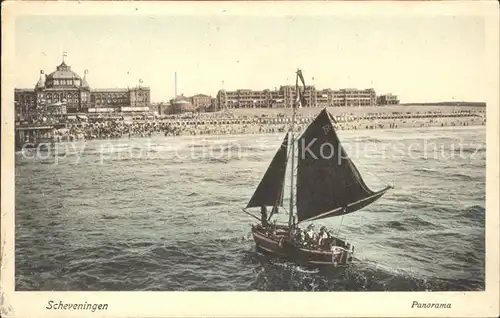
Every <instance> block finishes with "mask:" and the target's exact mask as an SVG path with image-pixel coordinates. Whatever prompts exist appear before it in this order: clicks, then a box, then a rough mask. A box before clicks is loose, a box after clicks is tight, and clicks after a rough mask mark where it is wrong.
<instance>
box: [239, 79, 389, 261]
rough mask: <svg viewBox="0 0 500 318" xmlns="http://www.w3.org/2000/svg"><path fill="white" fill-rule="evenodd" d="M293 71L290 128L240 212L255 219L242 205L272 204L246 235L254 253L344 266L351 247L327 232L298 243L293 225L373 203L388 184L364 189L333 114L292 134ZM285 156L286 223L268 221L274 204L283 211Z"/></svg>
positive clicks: (301, 94)
mask: <svg viewBox="0 0 500 318" xmlns="http://www.w3.org/2000/svg"><path fill="white" fill-rule="evenodd" d="M296 74H297V77H296V85H295V88H296V96H297V98H296V101H295V105H294V108H293V113H292V114H293V115H292V122H291V127H290V129H289V131H288V132H287V134H286V135H285V137H284V139H283V142H282V143H281V146H280V147H279V149H278V151H277V152H276V154H275V156H274V157H273V159H272V161H271V164H270V165H269V167H268V169H267V171H266V172H265V174H264V176H263V178H262V180H261V181H260V183H259V185H258V186H257V189H256V190H255V192H254V194H253V196H252V197H251V199H250V201H249V202H248V204H247V206H246V208H244V209H243V211H244V212H245V213H247V214H250V215H252V216H253V217H255V218H257V219H259V218H258V217H257V216H255V215H254V214H252V213H250V212H248V211H247V209H249V208H254V207H260V208H261V211H262V209H264V211H265V210H267V207H272V212H271V215H270V216H269V217H267V213H264V214H263V215H264V219H263V220H261V222H262V224H256V225H253V226H252V235H253V238H254V241H255V243H256V246H257V249H258V250H259V251H262V252H264V253H270V254H272V255H275V256H278V257H282V258H286V259H289V260H292V261H295V262H297V263H299V264H302V265H307V266H322V265H347V264H349V263H351V262H352V256H353V253H354V246H353V245H351V244H349V243H348V242H346V241H344V240H342V239H339V238H337V237H334V236H333V235H327V236H326V239H325V240H323V241H324V242H326V243H327V244H323V245H321V244H315V243H314V242H311V241H310V240H309V243H306V244H304V243H305V242H304V240H303V239H301V238H300V235H303V233H304V231H303V230H302V229H301V228H300V226H299V225H300V224H301V223H303V222H312V221H316V220H320V219H325V218H330V217H337V216H343V215H346V214H349V213H353V212H356V211H358V210H360V209H362V208H364V207H366V206H367V205H369V204H372V203H374V202H375V201H376V200H378V199H379V198H380V197H382V196H383V195H384V194H385V193H386V192H387V191H388V190H389V189H391V188H392V187H391V186H387V187H386V188H385V189H383V190H380V191H377V192H374V191H372V190H371V189H369V188H368V186H367V185H366V184H365V182H364V181H363V178H362V177H361V174H360V173H359V171H358V170H357V168H356V166H355V165H354V163H353V162H352V160H351V159H350V158H349V157H348V155H347V153H346V152H345V150H344V149H343V147H342V145H341V143H340V140H339V138H338V136H337V134H336V131H335V127H334V123H335V118H334V117H333V116H332V115H331V114H330V113H329V112H328V111H327V109H326V108H324V109H323V110H322V111H321V112H320V113H319V114H318V115H317V116H316V118H315V119H314V120H313V121H312V122H311V123H310V124H309V125H308V126H307V127H306V129H305V130H304V131H303V133H302V134H301V135H300V136H298V137H297V138H295V136H294V133H295V117H296V109H297V108H298V107H300V106H301V105H302V104H303V102H304V91H305V83H304V79H303V76H302V72H301V70H297V73H296ZM299 78H300V80H301V81H302V84H303V86H304V88H303V90H302V91H301V90H300V89H299V85H298V80H299ZM296 148H297V155H296ZM289 160H290V161H291V169H290V171H291V173H290V207H289V211H287V212H288V216H289V217H288V225H273V224H269V222H268V221H269V220H270V219H271V217H272V216H273V214H274V213H275V212H276V211H277V210H278V209H279V208H283V209H284V206H283V197H284V191H285V177H286V168H287V163H288V161H289ZM295 160H297V164H296V167H295ZM294 183H296V185H294ZM294 190H296V191H294ZM323 235H324V234H323ZM337 235H338V234H337ZM323 237H325V236H323Z"/></svg>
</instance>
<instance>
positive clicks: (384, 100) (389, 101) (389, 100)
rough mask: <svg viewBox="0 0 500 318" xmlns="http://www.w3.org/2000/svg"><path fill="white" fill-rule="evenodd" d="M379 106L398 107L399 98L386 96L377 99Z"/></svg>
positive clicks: (390, 95)
mask: <svg viewBox="0 0 500 318" xmlns="http://www.w3.org/2000/svg"><path fill="white" fill-rule="evenodd" d="M377 104H378V105H398V104H399V99H398V96H396V95H392V94H384V95H380V96H378V97H377Z"/></svg>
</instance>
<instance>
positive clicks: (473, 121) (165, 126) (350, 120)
mask: <svg viewBox="0 0 500 318" xmlns="http://www.w3.org/2000/svg"><path fill="white" fill-rule="evenodd" d="M424 114H425V113H424ZM420 115H422V114H420ZM313 119H314V117H313V116H298V117H297V123H296V125H295V130H296V131H297V132H300V131H303V130H304V129H305V128H306V127H307V125H308V124H309V123H310V122H311V121H312V120H313ZM37 123H38V122H37ZM44 123H45V124H53V125H55V126H56V127H58V128H56V129H55V131H54V140H55V141H56V142H60V141H74V140H92V139H117V138H133V137H134V138H135V137H151V136H153V135H163V136H198V135H246V134H266V133H282V132H285V131H287V130H288V129H289V127H290V123H289V118H285V117H284V116H283V115H281V116H274V117H266V116H253V117H249V116H239V117H238V116H234V114H231V113H224V112H222V113H205V114H190V115H186V114H183V115H175V116H168V117H165V116H164V117H156V118H153V119H146V118H141V119H136V118H128V119H125V118H123V117H121V118H98V119H96V118H91V119H86V120H73V121H66V122H64V124H63V125H61V123H60V122H59V125H57V122H56V121H54V120H52V119H50V118H47V119H46V120H45V121H44ZM485 124H486V117H485V116H476V115H469V116H465V115H464V116H461V117H418V116H416V117H411V116H409V117H406V118H402V119H377V118H375V119H373V118H368V117H366V116H361V117H359V116H358V117H357V116H346V117H345V119H343V120H339V121H337V122H336V123H335V127H336V129H337V130H361V129H369V130H371V129H395V128H403V127H407V128H422V127H430V126H436V127H446V126H470V125H485Z"/></svg>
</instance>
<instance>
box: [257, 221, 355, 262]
mask: <svg viewBox="0 0 500 318" xmlns="http://www.w3.org/2000/svg"><path fill="white" fill-rule="evenodd" d="M252 235H253V239H254V241H255V244H256V245H257V249H258V250H260V251H262V252H264V253H267V254H272V255H275V256H278V257H280V258H284V259H287V260H291V261H294V262H296V263H299V264H301V265H306V266H312V267H317V266H325V265H330V266H337V265H348V264H349V263H351V261H352V254H353V251H352V250H347V249H344V248H338V249H337V251H335V252H332V251H325V250H317V249H308V248H305V247H300V246H296V245H293V244H291V243H289V242H288V241H287V240H286V239H285V238H284V237H281V238H279V237H270V236H268V235H266V234H265V233H264V232H263V231H261V230H260V229H258V228H253V229H252Z"/></svg>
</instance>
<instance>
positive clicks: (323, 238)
mask: <svg viewBox="0 0 500 318" xmlns="http://www.w3.org/2000/svg"><path fill="white" fill-rule="evenodd" d="M328 238H329V236H328V232H327V230H326V227H324V226H322V227H321V228H320V229H319V234H318V246H319V247H320V248H324V247H327V245H326V243H328Z"/></svg>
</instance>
